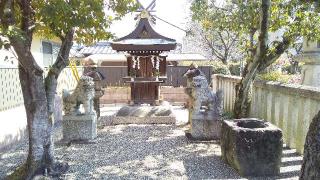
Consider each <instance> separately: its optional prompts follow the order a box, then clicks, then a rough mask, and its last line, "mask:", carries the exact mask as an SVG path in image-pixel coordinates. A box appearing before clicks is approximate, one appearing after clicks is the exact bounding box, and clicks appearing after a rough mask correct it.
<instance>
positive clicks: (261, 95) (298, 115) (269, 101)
mask: <svg viewBox="0 0 320 180" xmlns="http://www.w3.org/2000/svg"><path fill="white" fill-rule="evenodd" d="M240 80H241V78H240V77H236V76H224V75H213V76H212V85H213V91H217V90H218V89H222V91H223V92H224V103H223V104H224V110H225V111H226V112H232V110H233V106H234V102H235V97H236V92H235V87H236V84H237V83H238V82H240ZM252 97H253V98H252V103H251V111H250V116H251V117H255V118H261V119H264V120H267V121H270V122H271V123H273V124H275V125H277V126H278V127H279V128H281V129H282V131H283V135H284V139H285V143H286V144H287V145H289V146H290V147H291V148H295V149H297V151H298V152H299V153H303V148H304V142H305V137H306V134H307V132H308V128H309V124H310V123H311V120H312V118H313V117H314V116H315V115H316V113H318V111H319V110H320V88H315V87H310V86H303V85H293V84H283V83H279V82H271V81H269V82H266V81H256V82H255V83H254V86H253V94H252Z"/></svg>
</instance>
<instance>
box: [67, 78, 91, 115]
mask: <svg viewBox="0 0 320 180" xmlns="http://www.w3.org/2000/svg"><path fill="white" fill-rule="evenodd" d="M62 97H63V110H64V113H65V115H81V114H83V113H81V112H80V105H81V104H83V108H84V114H94V113H95V111H94V107H93V100H94V97H95V89H94V81H93V78H91V77H89V76H82V77H81V78H80V80H79V82H78V85H77V87H76V88H75V89H74V90H73V91H67V90H63V96H62Z"/></svg>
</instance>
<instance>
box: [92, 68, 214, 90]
mask: <svg viewBox="0 0 320 180" xmlns="http://www.w3.org/2000/svg"><path fill="white" fill-rule="evenodd" d="M188 68H189V67H188V66H167V81H166V82H165V83H163V84H162V85H163V86H173V87H180V86H183V87H185V86H186V85H187V80H186V78H185V77H183V76H182V75H183V74H184V73H185V72H186V71H187V70H188ZM199 68H200V70H201V71H202V72H203V73H204V74H205V75H206V77H207V80H208V82H211V79H210V78H211V75H212V68H211V67H210V66H200V67H199ZM98 71H99V72H101V73H102V74H103V76H104V77H105V80H103V82H102V85H103V86H104V87H107V86H128V84H126V83H124V81H123V80H122V77H125V76H127V75H128V74H127V67H126V66H102V67H98Z"/></svg>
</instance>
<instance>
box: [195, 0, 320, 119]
mask: <svg viewBox="0 0 320 180" xmlns="http://www.w3.org/2000/svg"><path fill="white" fill-rule="evenodd" d="M261 2H264V0H261V1H250V0H232V1H231V0H230V1H226V3H225V4H224V5H223V6H220V7H217V6H216V4H217V2H216V1H215V0H195V1H194V3H193V7H194V8H195V9H196V10H197V15H198V16H199V17H197V18H198V19H201V20H202V21H203V22H202V24H204V25H205V26H209V27H210V28H213V29H215V30H216V31H223V30H229V31H231V32H234V33H235V34H238V36H239V38H240V41H239V42H241V43H239V45H240V47H241V49H242V50H243V51H244V52H246V57H245V60H246V66H245V68H244V72H243V74H242V77H243V79H242V81H241V83H240V84H239V85H238V89H237V99H236V103H235V108H234V109H235V116H236V117H245V116H248V114H249V107H250V102H251V97H250V92H251V85H252V82H253V81H254V79H255V77H256V75H257V74H258V73H259V72H261V71H263V70H264V69H266V68H267V67H268V66H269V65H270V64H272V63H273V62H274V61H276V59H277V58H279V56H280V55H281V54H282V53H284V52H285V51H286V50H287V49H288V48H289V47H291V46H292V45H293V44H294V43H295V42H296V41H297V40H298V39H299V38H301V37H304V38H305V39H307V40H316V39H319V37H320V36H319V35H320V23H319V22H320V21H319V20H320V16H319V14H318V10H317V8H316V6H315V4H314V3H310V2H306V1H301V0H288V1H283V0H272V1H271V2H270V8H268V13H267V17H263V16H262V13H261V12H262V10H263V6H262V5H261ZM217 9H218V11H219V12H220V13H221V15H219V16H213V17H212V18H210V17H211V14H217V13H216V11H217ZM206 16H207V17H208V18H207V17H206ZM214 17H216V18H214ZM264 20H267V22H266V23H265V26H263V27H262V26H261V24H262V22H263V21H264ZM206 24H208V25H206ZM205 26H204V27H205ZM265 28H267V29H265ZM263 31H266V33H265V34H262V33H263ZM269 35H270V36H269ZM271 37H272V38H271ZM259 45H260V47H259ZM261 45H263V47H262V46H261ZM261 47H262V49H261Z"/></svg>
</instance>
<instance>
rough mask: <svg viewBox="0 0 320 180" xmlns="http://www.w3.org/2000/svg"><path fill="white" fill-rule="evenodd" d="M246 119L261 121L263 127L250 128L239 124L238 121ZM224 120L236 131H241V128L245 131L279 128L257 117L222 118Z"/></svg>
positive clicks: (274, 129)
mask: <svg viewBox="0 0 320 180" xmlns="http://www.w3.org/2000/svg"><path fill="white" fill-rule="evenodd" d="M246 121H247V122H250V121H252V122H257V123H261V125H262V126H264V127H257V128H250V127H243V126H239V124H238V123H241V122H246ZM224 122H225V123H226V124H228V125H229V126H230V127H232V129H234V130H236V131H241V130H245V131H277V130H280V128H278V127H277V126H275V125H273V124H271V123H270V122H268V121H264V120H262V119H257V118H243V119H226V120H224Z"/></svg>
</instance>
